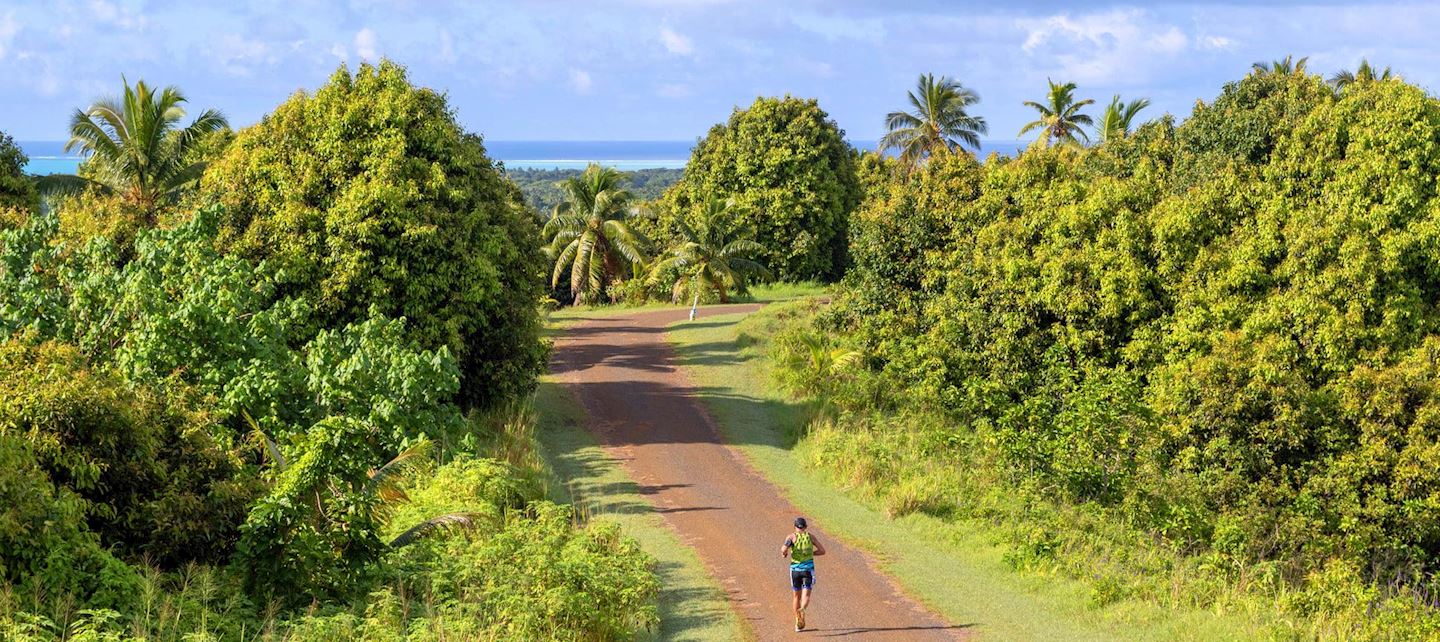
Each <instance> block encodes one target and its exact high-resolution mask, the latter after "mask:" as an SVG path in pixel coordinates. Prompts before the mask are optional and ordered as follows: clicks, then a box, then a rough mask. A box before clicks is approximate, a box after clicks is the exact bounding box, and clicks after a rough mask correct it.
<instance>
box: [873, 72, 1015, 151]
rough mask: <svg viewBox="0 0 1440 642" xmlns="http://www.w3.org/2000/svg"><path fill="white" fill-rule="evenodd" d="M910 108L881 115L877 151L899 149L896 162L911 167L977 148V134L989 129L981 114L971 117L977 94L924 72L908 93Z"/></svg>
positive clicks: (962, 86) (978, 138)
mask: <svg viewBox="0 0 1440 642" xmlns="http://www.w3.org/2000/svg"><path fill="white" fill-rule="evenodd" d="M909 99H910V106H911V107H913V108H914V111H908V112H906V111H893V112H890V114H889V115H887V116H886V117H885V129H886V130H887V131H886V133H885V136H884V137H883V138H881V139H880V150H879V151H881V152H884V151H886V150H891V149H896V150H900V162H901V163H903V164H904V165H905V166H906V167H909V168H911V169H913V168H915V167H918V166H919V165H920V164H921V163H923V162H924V161H925V159H927V158H929V157H931V156H933V155H935V154H939V153H948V152H952V151H955V150H957V149H962V145H963V146H966V147H969V148H971V149H974V150H978V149H980V136H981V135H983V134H985V133H986V132H987V131H989V128H988V127H987V126H986V125H985V118H984V117H983V116H972V115H970V113H969V111H968V110H969V108H971V107H974V106H975V105H976V104H978V103H979V102H980V94H977V93H975V90H973V89H970V88H968V87H966V86H964V85H962V84H960V81H958V80H954V79H951V78H949V77H946V76H941V77H940V78H939V79H936V78H935V76H934V74H924V75H922V76H920V80H919V81H917V82H916V88H915V91H911V92H909Z"/></svg>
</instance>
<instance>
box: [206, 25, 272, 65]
mask: <svg viewBox="0 0 1440 642" xmlns="http://www.w3.org/2000/svg"><path fill="white" fill-rule="evenodd" d="M210 52H211V55H213V56H214V57H215V58H216V60H217V61H218V62H219V63H220V68H221V69H222V70H224V71H225V72H226V73H228V74H231V75H233V76H250V75H253V74H254V73H255V67H256V66H257V65H262V64H269V63H273V62H275V60H276V58H275V55H274V53H273V52H272V51H271V49H270V46H269V45H267V44H265V43H263V42H260V41H258V40H247V39H245V38H242V37H240V36H237V35H235V34H233V33H231V34H225V35H223V36H220V38H219V39H217V40H216V41H215V43H214V44H213V45H212V46H211V47H210Z"/></svg>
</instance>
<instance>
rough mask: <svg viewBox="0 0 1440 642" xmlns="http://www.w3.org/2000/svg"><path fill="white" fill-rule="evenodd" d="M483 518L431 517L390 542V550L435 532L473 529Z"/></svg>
mask: <svg viewBox="0 0 1440 642" xmlns="http://www.w3.org/2000/svg"><path fill="white" fill-rule="evenodd" d="M483 517H484V516H483V515H481V514H480V513H448V514H445V515H439V516H436V517H431V518H430V519H427V520H425V521H423V522H420V523H419V524H416V525H414V526H411V527H410V528H408V529H406V531H405V532H403V533H401V534H400V535H398V536H397V537H396V538H395V539H392V540H390V548H403V547H406V546H409V545H411V544H414V543H415V542H417V541H419V540H420V539H421V538H423V537H426V536H428V535H431V534H433V533H437V532H442V531H447V530H456V529H461V530H468V529H473V528H476V527H478V526H479V525H480V524H481V521H482V518H483Z"/></svg>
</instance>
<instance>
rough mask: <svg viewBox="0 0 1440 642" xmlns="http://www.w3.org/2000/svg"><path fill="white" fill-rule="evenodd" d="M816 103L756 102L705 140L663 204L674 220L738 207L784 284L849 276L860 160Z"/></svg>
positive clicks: (742, 220)
mask: <svg viewBox="0 0 1440 642" xmlns="http://www.w3.org/2000/svg"><path fill="white" fill-rule="evenodd" d="M844 134H845V133H844V132H843V131H841V130H840V128H839V127H838V126H837V125H836V124H835V121H833V120H830V119H829V116H828V115H827V114H826V113H825V112H824V111H823V110H821V109H820V106H819V104H817V103H816V102H815V101H814V100H802V99H799V98H792V97H789V96H786V97H784V98H758V99H756V100H755V102H754V104H752V105H751V106H750V107H749V108H748V109H743V110H742V109H737V110H735V112H734V113H733V114H731V115H730V119H729V120H728V121H726V122H725V123H722V124H719V125H716V126H714V127H712V128H711V129H710V132H709V133H708V134H707V135H706V136H705V138H703V139H701V141H700V143H699V144H698V145H697V146H696V147H695V151H694V153H693V154H692V155H691V157H690V163H689V164H688V165H686V167H685V176H684V178H683V179H681V181H680V182H679V183H677V184H676V185H675V187H674V188H672V189H671V190H670V191H669V192H668V193H667V197H666V201H667V205H668V209H669V210H670V211H672V212H688V211H692V210H693V209H695V208H698V207H700V206H701V205H702V204H704V203H705V202H706V201H708V200H709V199H710V198H712V197H713V198H720V199H726V198H731V199H734V201H735V203H736V207H737V208H738V211H739V212H741V214H740V218H739V224H740V225H741V226H743V227H747V228H751V229H753V230H755V242H757V243H759V244H760V245H761V246H763V247H764V248H765V252H764V254H763V255H762V256H758V257H756V258H757V259H758V260H759V261H760V262H761V263H763V264H764V265H766V266H767V267H769V268H770V269H771V270H772V271H773V272H774V273H775V275H776V277H777V278H779V279H782V280H803V279H835V278H838V277H839V276H840V274H841V273H843V271H844V268H845V260H846V259H845V238H846V231H845V230H846V220H847V219H848V217H849V215H850V212H851V210H853V209H854V208H855V207H856V205H857V204H858V202H859V198H860V190H859V184H858V182H857V180H856V176H855V155H854V152H853V150H852V149H851V148H850V146H849V145H848V144H847V143H846V142H845V135H844Z"/></svg>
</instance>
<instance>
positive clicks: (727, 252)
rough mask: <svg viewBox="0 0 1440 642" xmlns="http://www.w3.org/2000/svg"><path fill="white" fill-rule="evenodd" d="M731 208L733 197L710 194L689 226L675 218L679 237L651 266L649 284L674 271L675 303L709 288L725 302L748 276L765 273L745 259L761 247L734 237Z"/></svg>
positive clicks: (761, 266)
mask: <svg viewBox="0 0 1440 642" xmlns="http://www.w3.org/2000/svg"><path fill="white" fill-rule="evenodd" d="M734 208H735V202H734V201H733V200H729V199H725V200H721V199H719V198H717V197H715V196H711V197H710V199H709V200H707V201H706V202H705V206H704V207H703V208H702V209H701V210H700V212H699V215H698V216H697V217H696V218H695V221H694V224H693V225H691V224H690V223H688V222H686V221H685V220H684V218H681V219H680V220H678V221H677V225H678V227H679V228H680V239H679V241H678V242H677V243H676V244H675V245H674V246H673V247H671V248H670V251H669V252H668V253H667V256H666V258H664V259H661V260H659V261H656V262H655V265H653V266H651V268H650V283H651V284H652V285H654V284H658V283H659V282H660V281H661V280H662V279H664V278H665V276H666V275H667V274H672V273H674V272H676V271H678V272H679V273H680V278H679V279H677V280H676V281H675V290H674V291H673V292H672V294H671V296H672V298H673V300H675V301H676V302H679V301H681V300H683V299H684V298H685V296H686V295H687V294H689V295H692V296H694V297H696V300H697V301H698V300H699V297H700V295H701V294H702V293H703V292H704V291H706V290H709V291H712V292H715V293H716V294H718V295H719V297H720V302H721V303H725V302H729V300H730V293H732V292H734V293H743V292H744V291H745V288H746V286H747V285H748V284H749V279H750V277H751V276H763V275H765V274H767V273H768V271H767V270H766V269H765V266H763V265H761V264H759V263H757V262H755V261H753V260H751V259H749V258H748V257H750V256H754V255H756V254H760V253H762V252H764V251H765V248H764V247H763V246H761V245H760V244H759V243H756V242H754V241H751V240H749V239H743V238H734V236H735V234H734V230H733V227H732V222H733V221H734V220H735V219H736V216H735V212H734Z"/></svg>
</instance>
